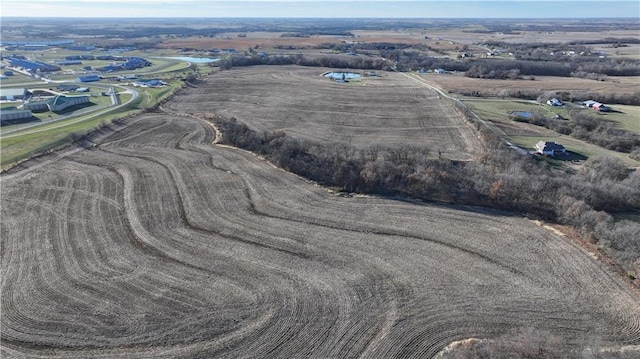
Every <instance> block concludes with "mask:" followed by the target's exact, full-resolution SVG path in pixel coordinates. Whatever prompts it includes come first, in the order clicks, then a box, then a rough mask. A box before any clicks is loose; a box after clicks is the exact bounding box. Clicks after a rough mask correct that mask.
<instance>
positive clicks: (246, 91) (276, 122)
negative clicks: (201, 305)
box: [166, 66, 482, 159]
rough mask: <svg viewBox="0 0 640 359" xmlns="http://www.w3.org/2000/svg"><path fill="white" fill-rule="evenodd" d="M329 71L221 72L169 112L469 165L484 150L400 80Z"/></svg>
mask: <svg viewBox="0 0 640 359" xmlns="http://www.w3.org/2000/svg"><path fill="white" fill-rule="evenodd" d="M328 70H329V69H319V68H304V67H296V66H278V67H276V66H260V67H249V68H242V69H239V70H230V71H222V72H219V73H216V74H214V75H211V76H210V77H208V78H207V80H206V82H205V83H203V84H201V85H200V86H199V87H198V88H189V89H186V90H184V91H182V92H180V93H179V94H178V95H177V96H176V97H175V100H174V101H172V102H171V103H169V104H168V105H167V106H166V107H167V108H169V109H172V110H173V111H176V112H184V113H194V112H206V113H218V114H221V115H223V116H227V117H235V118H237V119H238V120H240V121H242V122H244V123H246V124H247V125H249V126H250V127H252V128H253V129H255V130H258V131H263V130H269V131H279V130H282V131H285V132H286V133H287V134H288V135H290V136H293V137H298V138H304V139H308V140H311V141H317V142H334V143H347V144H351V145H354V146H356V147H360V148H363V147H367V146H369V145H372V144H381V145H396V146H398V145H419V146H425V145H426V146H427V147H428V148H429V149H430V150H432V154H433V153H436V155H437V150H438V149H439V150H441V152H442V153H444V154H445V155H446V156H447V158H451V159H470V158H472V157H474V156H475V155H477V154H478V153H479V151H480V149H481V146H482V144H481V143H480V141H479V140H478V138H477V133H476V132H475V129H474V128H473V127H472V126H470V125H469V124H468V123H467V122H465V120H464V119H463V116H462V115H461V114H460V113H458V112H457V111H456V110H455V108H454V106H453V105H452V104H451V103H450V102H447V101H446V100H444V99H440V98H438V97H437V96H436V93H435V92H434V91H431V90H428V89H425V88H424V87H422V86H420V84H419V83H416V82H414V81H412V80H411V79H408V78H407V77H406V76H403V75H401V74H396V73H387V72H384V73H380V76H377V77H364V78H362V80H361V81H359V82H350V83H336V82H332V81H330V80H329V79H327V78H325V77H322V76H321V75H322V74H323V73H324V72H326V71H328Z"/></svg>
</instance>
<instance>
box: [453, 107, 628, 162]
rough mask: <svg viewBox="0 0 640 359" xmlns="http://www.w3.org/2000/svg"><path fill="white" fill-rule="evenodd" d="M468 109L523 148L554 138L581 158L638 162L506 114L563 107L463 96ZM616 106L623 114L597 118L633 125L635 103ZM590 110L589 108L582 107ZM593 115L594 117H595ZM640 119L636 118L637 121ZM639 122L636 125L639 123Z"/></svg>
mask: <svg viewBox="0 0 640 359" xmlns="http://www.w3.org/2000/svg"><path fill="white" fill-rule="evenodd" d="M463 102H464V103H465V104H466V105H467V106H469V108H471V109H472V110H473V112H474V113H476V114H477V115H478V116H480V118H482V119H484V120H488V121H491V122H492V123H493V124H495V125H496V127H497V128H498V129H499V130H500V131H501V134H502V135H503V136H504V137H505V138H507V139H508V140H509V141H510V142H512V143H513V144H515V145H518V146H520V147H522V148H525V149H527V150H533V146H534V145H535V144H536V143H537V142H538V141H555V142H558V143H561V144H562V145H564V146H565V147H567V149H569V150H570V151H573V152H576V153H578V154H580V155H583V156H585V157H592V156H597V155H605V156H613V157H618V158H620V159H622V160H623V161H624V162H625V163H627V164H628V165H630V166H633V167H637V166H639V165H640V162H638V161H636V160H633V159H631V158H629V154H627V153H621V152H616V151H612V150H608V149H606V148H602V147H599V146H596V145H593V144H590V143H587V142H585V141H582V140H578V139H575V138H572V137H570V136H566V135H561V134H559V133H557V132H555V131H553V130H550V129H547V128H544V127H541V126H536V125H532V124H528V123H523V122H518V121H514V120H513V119H512V118H510V116H509V114H510V113H511V112H513V111H528V112H538V113H541V114H544V115H545V116H547V117H552V116H554V115H555V114H559V115H561V116H563V117H565V118H566V117H567V116H568V112H567V109H565V108H552V107H550V106H545V105H540V104H536V103H531V102H527V101H523V100H513V99H512V100H508V99H505V100H501V99H484V98H466V99H465V100H464V101H463ZM613 107H614V108H618V107H619V108H620V110H621V111H623V112H624V113H614V112H611V113H602V114H596V115H597V116H598V118H601V119H603V120H606V121H612V122H614V123H616V125H617V126H620V127H621V128H625V129H628V130H633V129H634V128H635V123H636V121H634V120H633V113H634V111H638V107H637V106H617V105H616V106H613ZM582 111H588V112H589V113H592V112H593V111H592V110H590V109H583V110H582ZM596 115H594V116H596ZM637 122H640V119H639V120H638V121H637ZM639 125H640V124H639Z"/></svg>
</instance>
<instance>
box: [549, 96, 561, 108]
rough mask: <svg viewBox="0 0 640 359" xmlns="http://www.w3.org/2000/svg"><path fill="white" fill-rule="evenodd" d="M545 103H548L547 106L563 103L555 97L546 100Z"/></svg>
mask: <svg viewBox="0 0 640 359" xmlns="http://www.w3.org/2000/svg"><path fill="white" fill-rule="evenodd" d="M547 105H549V106H562V105H563V103H562V101H560V100H558V99H557V98H552V99H551V100H548V101H547Z"/></svg>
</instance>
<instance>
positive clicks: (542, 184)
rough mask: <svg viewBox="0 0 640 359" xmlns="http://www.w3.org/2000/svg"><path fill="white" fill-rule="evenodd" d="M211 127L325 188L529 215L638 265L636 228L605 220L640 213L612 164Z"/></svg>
mask: <svg viewBox="0 0 640 359" xmlns="http://www.w3.org/2000/svg"><path fill="white" fill-rule="evenodd" d="M216 121H217V126H219V128H220V130H221V131H222V133H223V140H224V141H225V142H226V143H228V144H230V145H234V146H237V147H240V148H244V149H247V150H250V151H252V152H255V153H259V154H261V155H263V156H264V157H265V158H267V159H268V160H269V161H271V162H273V163H274V164H276V165H278V166H280V167H282V168H284V169H286V170H288V171H291V172H293V173H296V174H298V175H301V176H304V177H306V178H309V179H311V180H314V181H316V182H318V183H320V184H323V185H327V186H335V187H340V188H342V189H343V190H344V191H347V192H360V193H370V194H378V195H383V196H403V197H411V198H417V199H423V200H433V201H445V202H450V203H459V204H468V205H479V206H486V207H491V208H499V209H505V210H512V211H517V212H520V213H526V214H528V215H530V216H534V217H538V218H543V219H545V220H550V221H555V222H558V223H564V224H568V225H571V226H574V227H575V228H577V229H578V230H579V231H580V232H581V233H582V234H583V235H585V236H589V237H591V238H593V240H594V241H599V243H600V244H601V245H603V246H604V247H605V248H606V249H607V250H608V251H609V252H610V254H611V255H612V256H613V257H615V258H616V259H617V260H619V261H621V262H625V263H629V262H627V261H629V260H635V259H637V258H638V257H640V241H638V240H637V239H638V238H640V224H639V223H635V222H631V221H621V222H616V221H614V220H613V218H612V216H611V215H610V213H615V212H621V211H629V210H637V209H640V171H638V170H636V171H630V170H628V168H627V167H626V165H625V164H624V163H622V161H621V160H619V159H617V158H608V157H607V158H592V159H589V160H587V161H586V163H585V164H584V165H583V167H582V169H580V170H578V171H574V172H569V173H568V172H567V171H564V170H557V169H554V168H552V167H551V166H549V165H548V163H547V162H546V161H540V160H538V159H536V158H534V157H532V156H525V155H520V154H518V153H516V152H515V151H513V150H511V149H508V148H506V147H505V146H504V145H503V144H502V142H501V141H500V140H499V139H497V138H495V137H493V135H491V134H489V133H484V134H483V135H484V136H485V138H486V140H487V143H488V148H489V149H488V150H487V151H486V152H485V153H484V154H482V155H481V156H480V158H479V159H478V160H477V161H472V162H461V161H454V160H449V159H444V158H432V157H433V156H432V157H430V156H428V155H429V153H430V150H431V151H436V149H428V148H426V147H415V146H397V147H385V146H381V145H376V144H372V145H371V146H370V147H368V148H366V149H361V150H360V149H356V148H354V147H351V146H348V145H344V144H334V143H332V144H320V143H311V142H308V141H303V140H299V139H296V138H292V137H289V136H287V135H286V134H285V133H284V132H256V131H253V130H251V129H250V128H249V127H247V126H246V125H244V124H242V123H240V122H238V121H236V120H235V119H217V120H216Z"/></svg>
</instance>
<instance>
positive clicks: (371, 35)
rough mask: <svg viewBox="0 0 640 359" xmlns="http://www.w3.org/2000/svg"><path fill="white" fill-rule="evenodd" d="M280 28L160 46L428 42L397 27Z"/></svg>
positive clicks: (240, 47)
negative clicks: (295, 31)
mask: <svg viewBox="0 0 640 359" xmlns="http://www.w3.org/2000/svg"><path fill="white" fill-rule="evenodd" d="M282 34H283V33H281V32H248V33H246V34H245V35H246V37H238V34H237V33H229V34H219V35H217V36H216V37H211V38H204V37H189V38H180V39H167V40H164V41H162V44H161V45H160V47H162V48H167V49H182V48H190V49H197V50H211V49H214V48H217V49H226V48H231V49H237V50H246V49H248V48H250V47H251V48H252V47H254V46H256V45H258V47H259V48H266V49H273V48H275V47H276V46H293V47H307V48H314V47H316V46H318V45H320V44H325V43H333V44H339V43H342V42H358V43H375V42H388V43H396V44H421V43H427V42H426V41H425V40H424V35H422V34H421V32H419V31H418V32H416V31H413V32H397V31H353V34H354V35H356V37H351V36H329V35H314V36H310V37H282V36H281V35H282Z"/></svg>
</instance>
